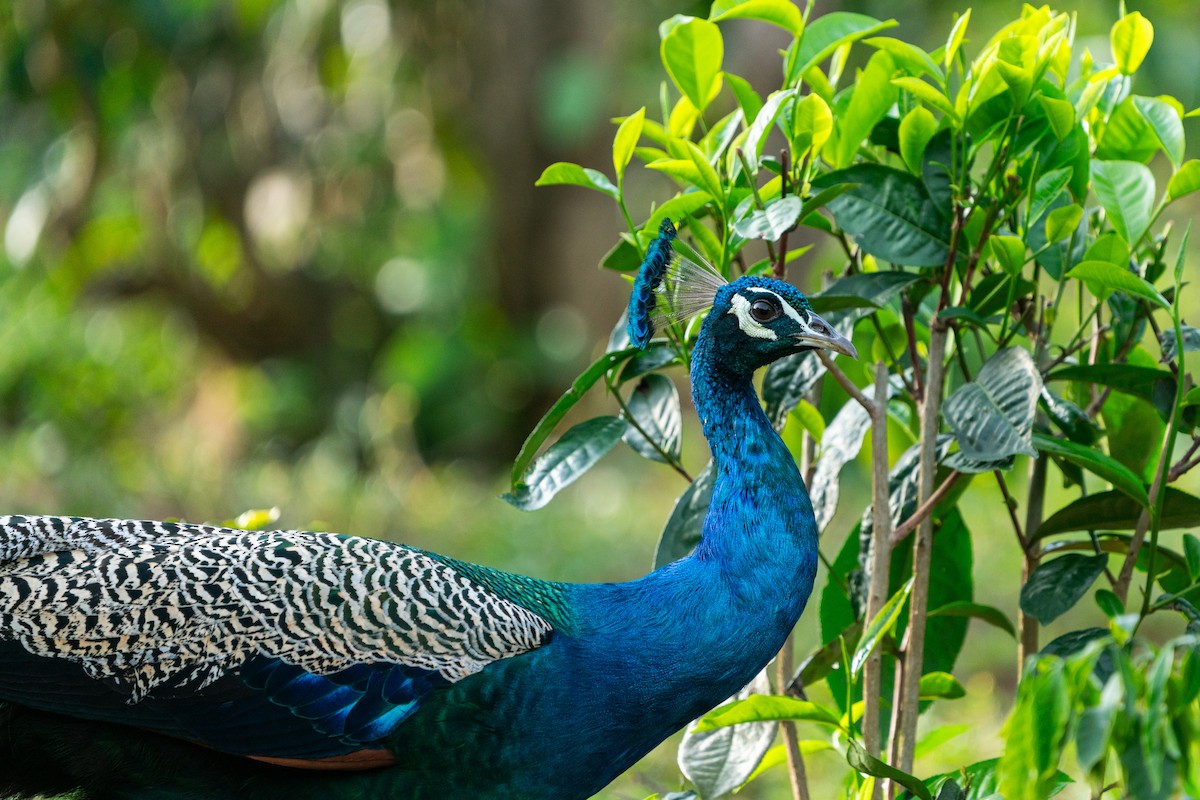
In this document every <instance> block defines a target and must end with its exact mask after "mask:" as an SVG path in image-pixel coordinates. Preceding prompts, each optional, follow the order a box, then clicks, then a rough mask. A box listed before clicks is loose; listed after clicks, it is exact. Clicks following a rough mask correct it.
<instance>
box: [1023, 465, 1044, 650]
mask: <svg viewBox="0 0 1200 800" xmlns="http://www.w3.org/2000/svg"><path fill="white" fill-rule="evenodd" d="M1047 460H1048V459H1046V458H1034V459H1030V464H1029V489H1028V491H1027V492H1026V506H1025V537H1026V538H1025V539H1024V544H1023V545H1022V548H1021V585H1022V586H1024V585H1025V583H1026V582H1027V581H1028V580H1029V576H1030V575H1031V574H1032V573H1033V571H1034V570H1035V569H1037V566H1038V562H1039V561H1040V560H1041V554H1040V553H1039V551H1038V548H1037V543H1036V542H1034V541H1031V540H1032V537H1033V535H1034V533H1035V531H1037V529H1038V528H1039V527H1040V526H1041V524H1042V514H1043V511H1044V509H1045V500H1046V461H1047ZM1037 651H1038V621H1037V617H1034V616H1033V615H1031V614H1026V613H1025V611H1024V610H1022V609H1021V607H1020V605H1018V606H1017V673H1018V674H1020V672H1021V670H1023V669H1024V666H1025V659H1026V658H1027V657H1029V656H1031V655H1033V654H1034V653H1036V652H1037Z"/></svg>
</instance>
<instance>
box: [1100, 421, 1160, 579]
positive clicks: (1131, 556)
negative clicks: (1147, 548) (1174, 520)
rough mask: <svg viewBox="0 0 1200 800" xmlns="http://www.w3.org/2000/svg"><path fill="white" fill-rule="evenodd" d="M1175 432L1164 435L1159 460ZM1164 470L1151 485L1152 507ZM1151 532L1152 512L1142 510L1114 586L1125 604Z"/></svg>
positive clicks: (1155, 477) (1155, 474) (1158, 473)
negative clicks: (1138, 562)
mask: <svg viewBox="0 0 1200 800" xmlns="http://www.w3.org/2000/svg"><path fill="white" fill-rule="evenodd" d="M1174 435H1175V431H1174V428H1173V426H1171V425H1168V426H1167V430H1166V432H1165V433H1164V434H1163V444H1162V450H1161V451H1160V452H1159V458H1160V459H1161V458H1162V457H1163V455H1164V454H1165V453H1166V452H1167V447H1168V445H1170V443H1171V439H1172V438H1173V437H1174ZM1163 472H1164V470H1161V469H1160V470H1155V472H1154V482H1153V483H1152V484H1151V485H1150V505H1151V507H1153V506H1155V505H1156V504H1157V503H1158V493H1159V492H1160V491H1162V479H1163ZM1148 530H1150V511H1149V509H1145V508H1143V509H1142V513H1141V514H1140V515H1139V516H1138V521H1137V525H1136V526H1135V527H1134V529H1133V538H1132V539H1130V540H1129V552H1128V553H1126V554H1125V561H1123V562H1122V563H1121V571H1120V572H1119V573H1118V574H1117V582H1116V583H1115V584H1113V594H1115V595H1116V596H1117V597H1119V598H1121V602H1122V603H1124V602H1125V599H1126V598H1127V597H1128V596H1129V583H1130V581H1132V580H1133V568H1134V565H1136V564H1137V557H1138V553H1140V552H1141V550H1142V544H1143V543H1144V542H1145V541H1146V532H1147V531H1148Z"/></svg>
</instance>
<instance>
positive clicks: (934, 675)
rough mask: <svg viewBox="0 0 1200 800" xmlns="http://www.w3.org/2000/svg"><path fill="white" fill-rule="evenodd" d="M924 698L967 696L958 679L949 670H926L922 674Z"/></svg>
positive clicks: (948, 698)
mask: <svg viewBox="0 0 1200 800" xmlns="http://www.w3.org/2000/svg"><path fill="white" fill-rule="evenodd" d="M920 692H921V699H922V700H957V699H959V698H960V697H966V696H967V690H966V689H964V688H963V686H962V684H961V683H959V682H958V679H957V678H955V677H954V676H953V675H951V674H950V673H949V672H926V673H925V674H924V675H922V676H921V688H920Z"/></svg>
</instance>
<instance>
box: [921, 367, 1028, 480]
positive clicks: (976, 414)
mask: <svg viewBox="0 0 1200 800" xmlns="http://www.w3.org/2000/svg"><path fill="white" fill-rule="evenodd" d="M1041 390H1042V378H1041V375H1040V374H1039V373H1038V370H1037V365H1036V364H1034V363H1033V359H1032V358H1031V357H1030V355H1029V352H1028V351H1026V350H1025V349H1024V348H1021V347H1009V348H1005V349H1004V350H1000V351H999V352H997V353H996V354H995V355H993V356H992V357H991V358H989V359H988V360H987V362H986V363H985V364H984V365H983V368H982V369H980V370H979V374H978V376H976V378H975V380H974V381H973V382H971V383H968V384H964V385H963V386H961V387H959V388H958V390H957V391H955V392H954V394H952V395H950V397H949V399H947V400H946V403H945V406H944V407H943V409H942V415H943V416H944V417H945V419H946V423H947V424H948V425H949V426H950V429H951V430H953V431H954V435H955V437H956V438H957V439H958V446H959V450H960V451H961V452H962V453H963V454H964V455H965V456H966V457H967V458H970V459H977V460H981V461H996V460H999V459H1002V458H1006V457H1008V456H1011V455H1016V454H1017V453H1023V454H1025V455H1030V456H1035V455H1037V451H1036V450H1035V449H1034V447H1033V440H1032V433H1033V418H1034V415H1035V412H1036V411H1037V400H1038V395H1039V393H1040V392H1041Z"/></svg>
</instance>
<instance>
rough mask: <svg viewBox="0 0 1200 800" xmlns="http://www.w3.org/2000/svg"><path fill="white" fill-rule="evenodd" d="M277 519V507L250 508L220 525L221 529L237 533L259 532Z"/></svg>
mask: <svg viewBox="0 0 1200 800" xmlns="http://www.w3.org/2000/svg"><path fill="white" fill-rule="evenodd" d="M278 519H279V509H278V508H277V507H271V508H252V509H249V510H248V511H243V512H242V513H241V514H238V515H237V517H236V518H234V519H231V520H229V521H227V522H225V523H222V526H221V527H224V528H234V529H236V530H239V531H260V530H262V529H263V528H265V527H267V526H268V525H271V524H273V523H275V522H276V521H277V520H278Z"/></svg>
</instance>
